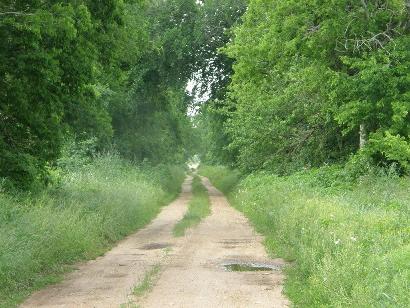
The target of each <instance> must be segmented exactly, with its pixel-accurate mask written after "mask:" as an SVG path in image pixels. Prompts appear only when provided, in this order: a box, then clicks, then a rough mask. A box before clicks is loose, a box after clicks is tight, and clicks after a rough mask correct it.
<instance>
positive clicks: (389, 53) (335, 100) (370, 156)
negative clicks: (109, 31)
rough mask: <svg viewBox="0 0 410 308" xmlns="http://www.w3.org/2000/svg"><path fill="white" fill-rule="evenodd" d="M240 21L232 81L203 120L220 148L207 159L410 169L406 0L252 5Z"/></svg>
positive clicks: (285, 166) (246, 165) (409, 16)
mask: <svg viewBox="0 0 410 308" xmlns="http://www.w3.org/2000/svg"><path fill="white" fill-rule="evenodd" d="M242 21H243V22H242V24H241V25H240V26H237V27H236V28H235V30H234V35H233V41H232V42H230V43H228V44H227V46H226V47H225V48H224V49H223V51H222V52H223V54H225V55H228V56H229V57H231V58H232V59H234V61H235V64H234V66H233V69H234V73H233V75H232V82H231V83H230V85H229V87H228V91H227V92H225V93H224V95H223V96H222V97H214V98H213V101H212V104H211V106H209V105H208V106H206V107H204V108H203V109H204V114H205V115H202V118H201V119H200V120H199V122H200V123H202V124H201V125H200V127H202V133H203V135H205V138H209V137H212V138H213V140H216V139H215V135H216V136H217V137H218V136H219V140H222V142H223V143H222V144H219V145H218V147H216V148H217V150H216V151H215V149H213V148H212V147H209V146H207V148H206V149H204V157H205V158H206V159H208V160H213V161H218V160H220V159H221V158H223V159H224V160H225V161H223V162H225V163H226V162H229V163H232V164H235V165H237V166H240V167H241V168H242V169H244V170H248V171H252V170H257V169H266V168H268V169H270V170H274V171H276V172H279V173H287V172H291V171H292V170H297V169H300V168H306V167H310V166H320V165H322V164H325V163H334V162H345V161H347V160H349V159H350V161H354V162H355V163H358V164H359V165H360V164H362V163H363V162H366V164H367V163H370V164H375V165H383V166H388V165H389V166H390V165H392V164H393V165H395V166H397V168H398V170H399V172H409V171H410V113H409V111H410V3H409V1H407V0H397V1H393V0H391V1H390V0H374V1H373V0H372V1H370V0H355V1H352V0H342V1H339V0H338V1H307V0H302V1H292V0H287V1H282V0H281V1H279V0H277V1H276V0H251V1H250V2H249V6H248V9H247V11H246V13H245V14H244V16H243V18H242ZM206 143H207V144H209V143H210V142H208V141H207V142H206ZM221 151H222V152H223V153H222V154H223V155H221V154H220V152H221ZM352 155H354V156H352ZM219 162H220V161H219ZM359 168H360V166H359Z"/></svg>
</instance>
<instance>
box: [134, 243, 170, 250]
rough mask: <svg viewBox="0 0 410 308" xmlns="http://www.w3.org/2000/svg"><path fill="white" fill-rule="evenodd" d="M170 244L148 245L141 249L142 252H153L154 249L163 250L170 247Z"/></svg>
mask: <svg viewBox="0 0 410 308" xmlns="http://www.w3.org/2000/svg"><path fill="white" fill-rule="evenodd" d="M170 246H171V244H169V243H149V244H147V245H144V246H142V247H141V249H144V250H154V249H163V248H168V247H170Z"/></svg>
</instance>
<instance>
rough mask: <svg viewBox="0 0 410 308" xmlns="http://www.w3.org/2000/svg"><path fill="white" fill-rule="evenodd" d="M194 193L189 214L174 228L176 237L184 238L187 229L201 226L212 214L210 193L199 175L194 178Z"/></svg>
mask: <svg viewBox="0 0 410 308" xmlns="http://www.w3.org/2000/svg"><path fill="white" fill-rule="evenodd" d="M192 193H193V198H192V200H191V202H190V203H189V208H188V212H187V213H186V214H185V215H184V217H183V218H182V220H181V221H179V222H178V223H177V224H176V225H175V227H174V230H173V232H174V235H175V236H183V235H184V234H185V231H186V229H188V228H190V227H192V226H195V225H197V224H199V222H200V221H201V220H202V219H203V218H205V217H206V216H208V215H209V214H210V213H211V210H210V207H209V197H208V192H207V190H206V188H205V187H204V185H202V182H201V179H200V178H199V177H198V176H197V175H195V176H194V179H193V182H192Z"/></svg>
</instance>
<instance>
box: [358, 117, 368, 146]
mask: <svg viewBox="0 0 410 308" xmlns="http://www.w3.org/2000/svg"><path fill="white" fill-rule="evenodd" d="M359 136H360V149H363V148H364V147H365V145H366V143H367V131H366V125H365V124H363V123H362V124H360V132H359Z"/></svg>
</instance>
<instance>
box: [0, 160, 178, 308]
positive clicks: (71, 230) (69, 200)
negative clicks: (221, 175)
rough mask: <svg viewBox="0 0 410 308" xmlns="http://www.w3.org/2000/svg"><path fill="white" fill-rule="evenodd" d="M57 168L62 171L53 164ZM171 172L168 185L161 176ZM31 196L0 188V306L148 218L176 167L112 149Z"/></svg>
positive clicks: (168, 195)
mask: <svg viewBox="0 0 410 308" xmlns="http://www.w3.org/2000/svg"><path fill="white" fill-rule="evenodd" d="M60 171H61V170H60ZM170 176H173V179H172V181H173V182H174V183H173V185H169V184H166V185H165V184H164V183H167V182H168V181H170V180H169V179H167V180H164V179H163V177H170ZM59 178H60V181H59V183H58V186H53V187H51V188H49V189H48V190H46V191H43V192H42V193H39V194H37V195H35V196H30V195H18V196H14V197H12V196H10V195H6V194H5V193H4V192H0V204H1V207H0V247H1V250H0V306H5V307H10V306H13V305H15V304H16V303H18V302H19V301H21V300H22V299H23V298H24V297H25V296H27V295H28V294H29V293H30V292H32V291H33V290H34V289H37V288H40V287H42V286H44V285H45V284H48V283H50V282H54V281H56V279H59V277H60V276H61V275H60V274H61V273H63V272H64V271H65V270H67V265H70V264H73V263H75V262H78V261H80V260H86V259H92V258H95V257H96V256H98V255H101V254H102V253H103V252H105V251H106V250H107V249H109V248H110V247H111V246H112V245H113V243H115V242H116V241H118V240H119V239H121V238H123V237H124V236H126V235H128V234H129V233H131V232H133V231H135V230H136V229H138V228H141V227H142V226H144V225H145V224H147V223H148V222H149V221H150V220H151V219H152V218H153V217H154V216H155V215H156V214H157V213H158V211H159V209H160V207H161V206H162V205H164V204H166V203H167V202H169V201H170V200H171V199H172V198H173V197H175V196H176V194H177V193H178V192H179V186H180V184H181V183H182V179H183V170H181V168H179V167H171V166H159V167H155V168H154V167H152V168H149V167H147V166H146V167H144V168H141V167H138V166H135V165H132V164H130V163H127V162H125V161H123V160H121V159H120V158H118V157H117V156H115V155H106V156H101V157H97V158H95V159H94V161H92V163H90V164H86V165H80V166H77V168H75V167H73V165H72V164H70V171H69V172H67V173H62V175H60V176H59Z"/></svg>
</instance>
